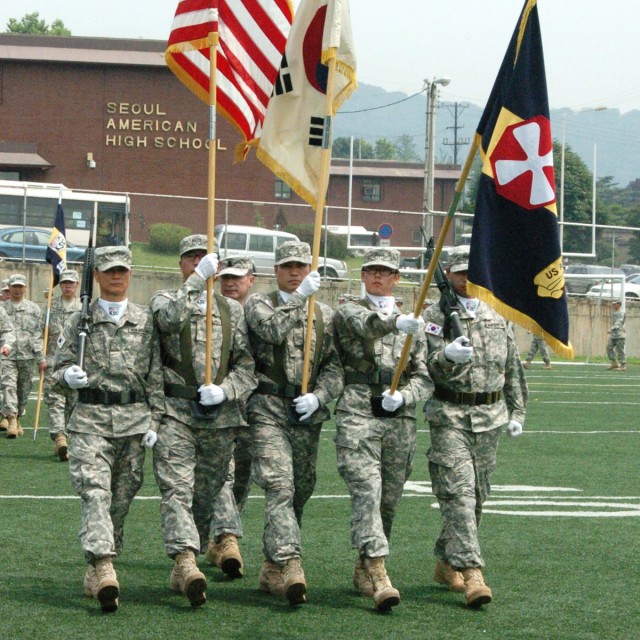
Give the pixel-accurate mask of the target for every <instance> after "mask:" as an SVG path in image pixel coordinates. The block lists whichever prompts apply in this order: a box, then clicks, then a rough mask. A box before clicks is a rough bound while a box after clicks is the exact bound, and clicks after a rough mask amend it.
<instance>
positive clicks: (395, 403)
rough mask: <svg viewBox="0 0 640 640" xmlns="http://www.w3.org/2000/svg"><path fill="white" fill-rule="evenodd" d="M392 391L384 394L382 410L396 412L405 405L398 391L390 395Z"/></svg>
mask: <svg viewBox="0 0 640 640" xmlns="http://www.w3.org/2000/svg"><path fill="white" fill-rule="evenodd" d="M389 391H390V389H387V390H386V391H383V392H382V408H383V409H384V410H385V411H395V410H396V409H399V408H400V407H401V406H402V405H403V404H404V398H403V397H402V394H401V393H400V392H399V391H398V390H396V391H394V392H393V395H392V394H390V393H389Z"/></svg>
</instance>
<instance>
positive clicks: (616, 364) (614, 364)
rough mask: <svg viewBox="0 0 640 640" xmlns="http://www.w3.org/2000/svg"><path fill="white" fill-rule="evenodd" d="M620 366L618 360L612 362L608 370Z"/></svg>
mask: <svg viewBox="0 0 640 640" xmlns="http://www.w3.org/2000/svg"><path fill="white" fill-rule="evenodd" d="M617 368H618V363H617V362H612V363H611V364H610V365H609V366H608V367H607V371H613V370H614V369H617Z"/></svg>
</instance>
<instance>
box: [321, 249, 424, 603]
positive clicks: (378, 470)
mask: <svg viewBox="0 0 640 640" xmlns="http://www.w3.org/2000/svg"><path fill="white" fill-rule="evenodd" d="M399 260H400V254H399V252H398V251H397V250H395V249H387V248H376V249H370V250H369V251H367V253H366V254H365V256H364V259H363V263H362V274H361V278H362V282H363V283H364V286H365V291H366V294H365V296H364V297H363V298H362V299H361V300H358V301H357V302H356V301H348V302H346V303H344V304H342V305H340V306H339V307H338V308H337V309H336V312H335V315H334V330H335V336H336V343H337V346H338V352H339V353H340V359H341V361H342V365H343V367H344V381H345V387H344V392H343V394H342V396H341V397H340V399H339V400H338V403H337V405H336V438H335V442H336V453H337V459H338V471H339V472H340V475H341V476H342V478H343V479H344V481H345V483H346V484H347V487H348V489H349V494H350V495H351V514H352V515H351V544H352V546H353V548H354V549H357V551H358V559H357V561H356V565H355V569H354V572H353V584H354V586H355V587H356V588H357V589H359V591H360V592H361V593H362V594H363V595H366V596H369V597H373V598H374V602H375V606H376V609H377V610H378V611H388V610H389V609H390V608H391V607H394V606H396V605H397V604H399V603H400V593H399V592H398V590H397V589H395V588H394V587H393V586H392V584H391V581H390V580H389V577H388V576H387V572H386V568H385V563H384V559H385V557H386V556H388V555H389V537H390V535H391V527H392V524H393V519H394V517H395V513H396V508H397V505H398V502H399V500H400V497H401V496H402V489H403V487H404V484H405V482H406V480H407V479H408V478H409V475H410V474H411V469H412V464H413V456H414V453H415V448H416V403H417V402H418V401H420V400H424V399H426V398H428V397H429V396H430V395H431V393H432V390H433V384H432V382H431V380H430V379H429V374H428V372H427V364H426V358H427V353H426V339H425V336H424V332H423V331H422V330H421V329H422V327H423V326H424V321H423V320H422V319H421V318H414V316H413V315H412V314H407V315H402V314H401V311H400V309H399V307H398V306H397V304H396V300H395V298H394V297H393V289H394V287H395V285H396V284H397V283H398V281H399V280H400V275H399V271H398V269H399ZM407 334H412V335H413V336H414V338H413V342H412V345H411V352H410V357H409V362H408V364H407V367H406V368H405V370H404V371H403V372H402V375H401V378H400V384H399V387H398V389H397V390H396V391H395V392H394V393H393V394H391V393H390V389H389V387H390V385H391V381H392V379H393V375H394V372H395V368H396V364H397V362H398V360H399V358H400V353H401V352H402V348H403V346H404V343H405V340H406V337H407ZM376 396H382V409H383V410H384V411H383V412H380V411H378V410H375V409H374V408H373V406H372V397H376Z"/></svg>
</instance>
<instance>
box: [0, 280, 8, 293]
mask: <svg viewBox="0 0 640 640" xmlns="http://www.w3.org/2000/svg"><path fill="white" fill-rule="evenodd" d="M8 290H9V278H5V279H4V280H2V283H1V284H0V291H8Z"/></svg>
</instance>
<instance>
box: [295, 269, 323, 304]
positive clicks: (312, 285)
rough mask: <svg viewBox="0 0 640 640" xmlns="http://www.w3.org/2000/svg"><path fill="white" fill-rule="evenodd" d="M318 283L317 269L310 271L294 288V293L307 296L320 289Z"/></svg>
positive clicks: (319, 281)
mask: <svg viewBox="0 0 640 640" xmlns="http://www.w3.org/2000/svg"><path fill="white" fill-rule="evenodd" d="M320 283H321V279H320V274H319V273H318V272H317V271H310V272H309V273H308V274H307V275H306V276H305V279H304V280H303V281H302V282H301V283H300V286H299V287H298V288H297V289H296V293H299V294H300V295H301V296H304V297H305V298H308V297H309V296H312V295H313V294H314V293H315V292H316V291H318V289H320Z"/></svg>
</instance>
